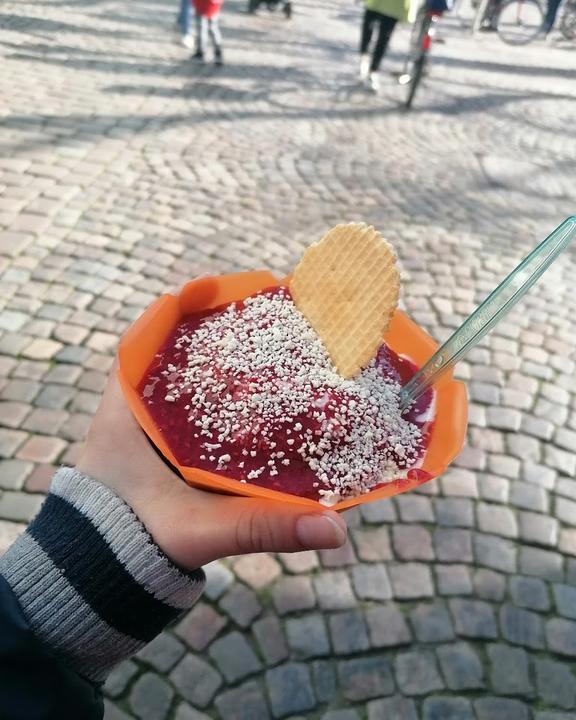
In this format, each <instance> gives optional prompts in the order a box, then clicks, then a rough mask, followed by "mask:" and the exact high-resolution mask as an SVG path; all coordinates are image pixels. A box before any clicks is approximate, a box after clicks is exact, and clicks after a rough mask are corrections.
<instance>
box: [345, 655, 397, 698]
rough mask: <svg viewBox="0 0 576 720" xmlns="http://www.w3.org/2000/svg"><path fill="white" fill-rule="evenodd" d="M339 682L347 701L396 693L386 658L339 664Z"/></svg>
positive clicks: (364, 659) (362, 659) (348, 661)
mask: <svg viewBox="0 0 576 720" xmlns="http://www.w3.org/2000/svg"><path fill="white" fill-rule="evenodd" d="M338 680H339V684H340V687H341V689H342V693H343V695H344V697H345V698H346V699H347V700H351V701H358V700H369V699H371V698H374V697H381V696H382V695H390V694H392V693H393V692H394V680H393V677H392V670H391V668H390V664H389V661H388V659H387V657H385V656H378V655H376V656H372V657H366V658H359V659H356V660H343V661H341V662H339V663H338Z"/></svg>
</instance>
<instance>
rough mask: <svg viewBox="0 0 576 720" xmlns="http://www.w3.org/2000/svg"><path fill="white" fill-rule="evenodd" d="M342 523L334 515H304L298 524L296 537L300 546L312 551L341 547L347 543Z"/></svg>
mask: <svg viewBox="0 0 576 720" xmlns="http://www.w3.org/2000/svg"><path fill="white" fill-rule="evenodd" d="M341 523H342V521H341V520H339V519H338V517H337V516H336V517H332V515H328V514H324V515H304V516H303V517H301V518H298V520H297V522H296V536H297V538H298V541H299V542H300V544H301V545H302V546H303V547H305V548H308V549H310V550H320V549H322V548H336V547H340V545H343V544H344V543H345V542H346V530H345V529H344V528H343V527H342V524H341Z"/></svg>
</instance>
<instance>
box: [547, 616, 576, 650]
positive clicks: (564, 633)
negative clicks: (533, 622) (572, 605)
mask: <svg viewBox="0 0 576 720" xmlns="http://www.w3.org/2000/svg"><path fill="white" fill-rule="evenodd" d="M546 641H547V644H548V648H549V650H552V652H556V653H558V654H559V655H567V656H569V657H576V623H575V622H572V621H570V620H563V619H561V618H552V619H551V620H548V621H547V622H546Z"/></svg>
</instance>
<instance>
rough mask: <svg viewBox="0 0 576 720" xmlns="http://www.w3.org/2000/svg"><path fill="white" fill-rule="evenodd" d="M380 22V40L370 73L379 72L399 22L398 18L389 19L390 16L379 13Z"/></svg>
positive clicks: (378, 40) (373, 56) (374, 53)
mask: <svg viewBox="0 0 576 720" xmlns="http://www.w3.org/2000/svg"><path fill="white" fill-rule="evenodd" d="M378 21H379V28H378V39H377V40H376V46H375V47H374V52H373V54H372V64H371V65H370V72H378V69H379V67H380V63H381V62H382V58H383V57H384V54H385V52H386V48H387V47H388V43H389V42H390V37H391V36H392V32H393V30H394V27H395V25H396V23H397V22H398V21H397V20H396V18H392V17H389V16H388V15H381V14H380V13H378Z"/></svg>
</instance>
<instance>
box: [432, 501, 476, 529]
mask: <svg viewBox="0 0 576 720" xmlns="http://www.w3.org/2000/svg"><path fill="white" fill-rule="evenodd" d="M435 508H436V520H437V522H438V525H444V526H446V527H465V528H468V527H472V526H473V524H474V506H473V504H472V501H471V500H468V499H465V498H438V499H437V500H436V503H435Z"/></svg>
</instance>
